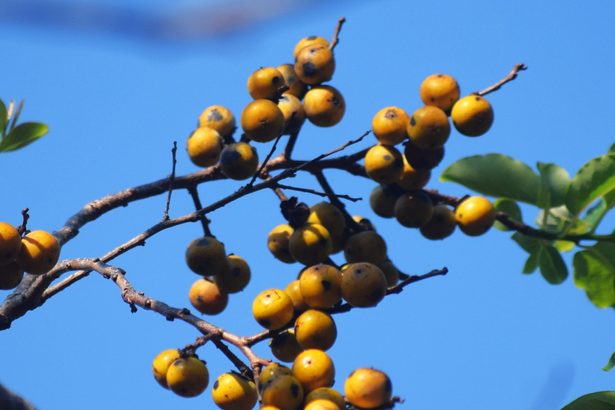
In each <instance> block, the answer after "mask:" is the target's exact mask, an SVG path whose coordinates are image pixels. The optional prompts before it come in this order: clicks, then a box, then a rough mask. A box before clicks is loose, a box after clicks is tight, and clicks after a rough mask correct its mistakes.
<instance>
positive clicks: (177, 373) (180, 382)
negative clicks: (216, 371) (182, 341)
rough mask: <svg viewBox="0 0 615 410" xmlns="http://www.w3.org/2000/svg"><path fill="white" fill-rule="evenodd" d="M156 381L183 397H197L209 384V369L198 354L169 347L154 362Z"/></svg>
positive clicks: (153, 371)
mask: <svg viewBox="0 0 615 410" xmlns="http://www.w3.org/2000/svg"><path fill="white" fill-rule="evenodd" d="M152 373H153V374H154V378H155V379H156V381H157V382H158V383H159V384H160V385H161V386H162V387H164V388H165V389H170V390H171V391H172V392H173V393H175V394H177V395H179V396H182V397H195V396H198V395H199V394H201V393H203V391H205V389H206V388H207V385H208V384H209V371H208V370H207V366H206V365H205V363H204V362H203V361H201V360H199V358H198V357H197V356H196V355H187V354H182V352H180V351H179V350H178V349H167V350H164V351H162V352H160V353H159V354H158V356H156V357H155V358H154V361H153V363H152Z"/></svg>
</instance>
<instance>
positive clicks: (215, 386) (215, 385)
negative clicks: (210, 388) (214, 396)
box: [214, 380, 220, 390]
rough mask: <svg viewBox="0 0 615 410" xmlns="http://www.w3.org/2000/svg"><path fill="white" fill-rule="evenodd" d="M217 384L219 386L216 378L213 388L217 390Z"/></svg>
mask: <svg viewBox="0 0 615 410" xmlns="http://www.w3.org/2000/svg"><path fill="white" fill-rule="evenodd" d="M218 386H220V383H219V382H218V380H216V382H215V383H214V390H217V389H218Z"/></svg>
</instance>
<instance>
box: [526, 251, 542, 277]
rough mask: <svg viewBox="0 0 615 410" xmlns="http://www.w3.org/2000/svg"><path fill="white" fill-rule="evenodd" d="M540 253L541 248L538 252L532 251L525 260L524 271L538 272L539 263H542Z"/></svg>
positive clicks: (527, 272)
mask: <svg viewBox="0 0 615 410" xmlns="http://www.w3.org/2000/svg"><path fill="white" fill-rule="evenodd" d="M540 254H541V248H538V250H537V251H536V252H534V253H531V254H530V256H528V258H527V260H526V261H525V265H523V270H522V272H523V273H525V274H530V273H534V272H536V269H538V264H539V263H540Z"/></svg>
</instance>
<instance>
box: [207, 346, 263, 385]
mask: <svg viewBox="0 0 615 410" xmlns="http://www.w3.org/2000/svg"><path fill="white" fill-rule="evenodd" d="M213 343H214V345H216V347H217V348H218V350H220V351H221V352H222V353H223V354H224V355H225V356H226V357H227V358H228V359H229V360H230V361H231V363H233V365H234V366H235V367H236V368H237V370H239V373H241V374H242V375H244V376H245V377H247V378H249V379H254V373H252V369H251V368H250V367H249V366H248V365H246V364H245V363H244V362H243V361H242V360H241V359H240V358H239V357H237V355H236V354H235V353H233V352H232V351H231V349H229V347H228V346H227V345H226V344H224V342H222V341H221V340H220V339H218V338H214V339H213Z"/></svg>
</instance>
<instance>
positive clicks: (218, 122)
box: [199, 105, 235, 138]
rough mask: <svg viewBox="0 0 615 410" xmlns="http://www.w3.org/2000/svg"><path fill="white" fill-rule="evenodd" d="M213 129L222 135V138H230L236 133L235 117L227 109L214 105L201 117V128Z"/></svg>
mask: <svg viewBox="0 0 615 410" xmlns="http://www.w3.org/2000/svg"><path fill="white" fill-rule="evenodd" d="M201 127H207V128H212V129H214V130H216V131H218V133H219V134H220V136H221V137H222V138H226V137H229V136H230V135H231V134H233V131H235V116H234V115H233V113H232V112H231V111H230V110H229V109H228V108H226V107H223V106H221V105H212V106H211V107H207V108H205V110H204V111H203V113H201V115H200V116H199V128H201Z"/></svg>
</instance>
